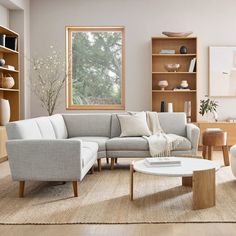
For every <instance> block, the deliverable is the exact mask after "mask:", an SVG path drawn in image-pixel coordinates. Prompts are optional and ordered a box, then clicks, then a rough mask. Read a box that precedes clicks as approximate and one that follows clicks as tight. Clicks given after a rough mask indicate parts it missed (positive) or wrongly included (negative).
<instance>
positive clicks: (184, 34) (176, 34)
mask: <svg viewBox="0 0 236 236" xmlns="http://www.w3.org/2000/svg"><path fill="white" fill-rule="evenodd" d="M192 33H193V32H192V31H187V32H167V31H163V32H162V34H164V35H166V36H168V37H188V36H189V35H190V34H192Z"/></svg>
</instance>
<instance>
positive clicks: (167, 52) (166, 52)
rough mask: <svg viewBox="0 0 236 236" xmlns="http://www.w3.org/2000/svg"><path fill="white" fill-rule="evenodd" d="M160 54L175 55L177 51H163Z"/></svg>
mask: <svg viewBox="0 0 236 236" xmlns="http://www.w3.org/2000/svg"><path fill="white" fill-rule="evenodd" d="M159 53H160V54H175V50H172V49H162V50H161V51H160V52H159Z"/></svg>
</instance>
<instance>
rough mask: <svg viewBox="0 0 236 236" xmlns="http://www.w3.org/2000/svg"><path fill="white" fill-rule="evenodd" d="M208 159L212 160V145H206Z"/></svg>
mask: <svg viewBox="0 0 236 236" xmlns="http://www.w3.org/2000/svg"><path fill="white" fill-rule="evenodd" d="M207 149H208V160H212V151H213V147H212V146H208V147H207Z"/></svg>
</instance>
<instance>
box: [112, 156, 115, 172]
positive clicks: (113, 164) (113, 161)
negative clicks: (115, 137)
mask: <svg viewBox="0 0 236 236" xmlns="http://www.w3.org/2000/svg"><path fill="white" fill-rule="evenodd" d="M114 166H115V158H111V170H114Z"/></svg>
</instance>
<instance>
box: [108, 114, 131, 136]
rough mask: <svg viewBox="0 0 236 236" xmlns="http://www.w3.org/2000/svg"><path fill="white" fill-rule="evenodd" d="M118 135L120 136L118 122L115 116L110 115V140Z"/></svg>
mask: <svg viewBox="0 0 236 236" xmlns="http://www.w3.org/2000/svg"><path fill="white" fill-rule="evenodd" d="M123 114H127V113H123ZM123 114H122V115H123ZM120 134H121V126H120V121H119V119H118V117H117V114H112V115H111V138H114V137H120Z"/></svg>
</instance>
